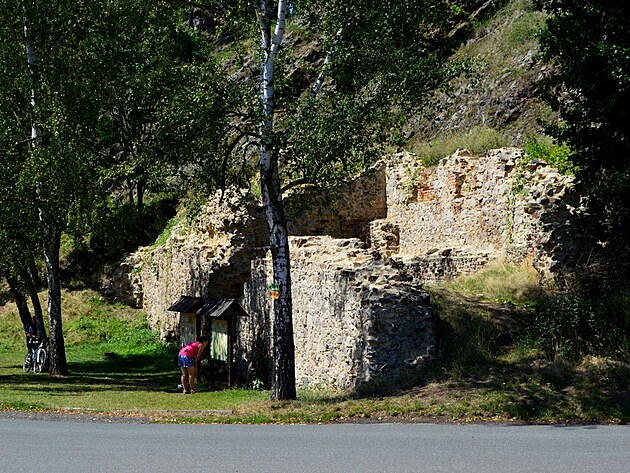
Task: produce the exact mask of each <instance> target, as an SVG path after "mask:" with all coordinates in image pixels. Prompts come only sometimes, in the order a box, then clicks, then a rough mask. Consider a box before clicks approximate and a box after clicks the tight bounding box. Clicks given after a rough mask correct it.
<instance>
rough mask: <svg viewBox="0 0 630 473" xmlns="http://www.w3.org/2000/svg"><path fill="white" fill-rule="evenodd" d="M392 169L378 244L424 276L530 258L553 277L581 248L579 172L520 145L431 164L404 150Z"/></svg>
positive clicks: (374, 232) (375, 237) (377, 227)
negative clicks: (531, 155)
mask: <svg viewBox="0 0 630 473" xmlns="http://www.w3.org/2000/svg"><path fill="white" fill-rule="evenodd" d="M386 175H387V192H386V195H387V217H386V218H385V219H381V220H376V221H373V222H371V233H370V234H371V237H372V242H371V243H372V246H374V247H378V248H382V252H383V254H384V255H385V256H387V257H391V258H393V259H394V261H396V262H397V264H399V265H401V264H404V265H408V266H409V267H410V268H411V269H412V270H413V271H415V272H416V274H418V280H419V281H423V282H432V281H439V280H443V279H444V278H445V277H447V278H448V277H452V276H456V275H458V274H470V273H473V272H476V271H478V270H479V269H480V268H481V267H483V266H484V265H485V264H486V263H487V262H489V261H491V260H494V259H497V258H506V259H509V260H516V261H519V260H523V259H525V258H529V259H530V260H531V261H532V263H533V264H534V266H535V267H536V268H537V269H538V270H539V272H540V273H541V275H542V276H546V275H549V274H550V273H551V272H553V271H555V269H556V268H557V267H558V266H562V265H567V264H571V263H572V261H573V260H574V259H575V258H576V257H577V255H579V253H580V249H581V246H580V245H581V240H582V237H581V235H579V234H578V233H579V230H578V229H579V225H577V222H578V219H579V214H580V197H579V195H578V193H577V192H576V190H575V186H574V183H573V178H572V177H570V176H565V175H561V174H559V173H558V172H557V171H556V170H555V169H554V168H552V167H550V166H548V165H547V164H546V163H543V162H539V161H529V160H528V159H527V158H526V157H525V156H524V154H523V152H522V151H521V150H519V149H514V148H504V149H499V150H492V151H490V152H488V153H487V154H486V155H485V156H482V157H474V156H472V155H470V154H469V153H468V152H466V151H458V152H456V153H455V154H454V155H453V156H449V157H447V158H444V159H442V160H441V161H440V163H439V165H438V166H436V167H434V168H432V169H427V168H424V167H423V166H422V165H421V164H419V162H418V160H417V158H415V157H414V156H412V155H409V154H405V153H403V154H399V155H396V157H395V159H393V160H391V161H389V163H388V165H387V169H386Z"/></svg>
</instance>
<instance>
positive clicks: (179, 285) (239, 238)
mask: <svg viewBox="0 0 630 473" xmlns="http://www.w3.org/2000/svg"><path fill="white" fill-rule="evenodd" d="M265 241H267V233H266V227H265V224H264V221H263V220H262V215H261V213H260V209H259V208H258V206H257V205H256V203H255V202H254V201H253V200H252V199H251V197H250V196H249V194H247V193H245V192H237V191H227V192H225V193H217V194H215V195H214V196H213V197H212V198H211V199H210V201H209V202H208V203H207V204H206V205H205V206H204V207H203V208H202V209H201V211H200V212H199V214H198V215H197V216H196V217H195V218H194V219H192V220H191V221H190V222H188V221H186V220H185V219H184V220H183V221H182V222H180V223H179V224H178V225H176V226H175V227H174V228H173V230H172V233H171V236H170V238H169V239H168V240H167V241H166V243H165V244H164V245H162V246H158V247H155V248H153V247H145V248H142V249H140V250H139V251H138V252H136V253H134V254H132V255H130V256H129V257H128V258H127V259H126V260H125V261H123V263H122V264H121V267H120V268H118V270H117V273H118V274H117V275H114V277H112V278H110V280H108V281H106V287H105V292H114V291H117V292H118V293H119V294H120V293H121V291H122V293H123V294H124V293H126V294H127V297H123V299H132V300H133V301H134V305H135V306H137V307H141V308H143V309H144V310H145V311H146V313H147V317H148V322H149V325H150V326H151V327H152V328H153V329H154V330H158V331H159V333H160V337H161V338H162V339H165V340H172V339H174V338H176V336H177V332H178V329H179V314H177V313H175V312H169V311H168V310H167V309H168V308H169V307H170V306H171V305H172V304H173V303H174V302H175V301H177V300H178V299H179V298H180V296H183V295H186V296H194V297H202V298H206V299H208V298H234V299H238V298H240V297H241V296H242V294H243V284H244V283H245V281H246V280H247V279H248V278H249V276H250V262H251V260H252V258H253V257H254V255H253V250H254V249H255V248H258V247H259V246H260V245H261V244H262V243H263V242H265ZM122 273H124V274H122ZM121 281H123V283H121ZM130 296H131V297H130ZM119 298H120V297H119Z"/></svg>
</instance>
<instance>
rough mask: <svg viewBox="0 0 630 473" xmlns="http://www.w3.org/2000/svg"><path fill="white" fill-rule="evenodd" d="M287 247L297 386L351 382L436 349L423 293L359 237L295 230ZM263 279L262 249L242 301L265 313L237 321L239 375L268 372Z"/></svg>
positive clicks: (266, 276) (267, 268)
mask: <svg viewBox="0 0 630 473" xmlns="http://www.w3.org/2000/svg"><path fill="white" fill-rule="evenodd" d="M291 255H292V261H293V263H292V269H291V274H292V284H293V292H292V296H293V301H294V306H293V329H294V340H295V347H296V350H295V353H296V359H295V367H296V383H297V385H298V387H323V386H333V387H336V388H340V389H348V388H356V387H357V386H358V385H360V384H363V383H369V382H370V381H372V380H375V379H378V378H380V377H382V376H386V375H390V374H395V373H399V372H400V371H402V370H404V369H405V368H412V367H415V366H418V365H419V364H421V363H423V362H424V361H425V360H427V359H428V358H429V357H430V356H431V355H432V354H433V353H434V352H435V343H436V342H435V335H434V329H433V316H432V312H431V309H430V307H429V301H428V295H427V294H426V293H425V292H424V291H422V290H421V289H420V288H419V287H418V286H416V285H410V284H408V283H406V282H404V281H402V280H401V277H400V274H399V272H398V271H397V270H396V269H395V268H392V267H391V266H389V265H387V264H385V263H383V262H382V261H379V260H377V259H376V257H378V255H375V254H374V253H373V252H372V251H371V250H369V249H366V248H365V243H363V242H362V241H361V240H359V239H333V238H330V237H294V238H291ZM270 280H271V260H270V258H269V256H267V257H266V258H262V259H258V260H256V261H255V262H254V264H253V271H252V278H251V279H250V281H249V282H248V283H247V285H246V288H245V295H244V296H243V299H242V301H241V304H242V306H243V308H244V309H245V310H246V311H247V312H248V313H250V314H264V316H263V318H262V319H261V318H243V319H241V321H240V322H241V325H240V327H239V330H238V331H239V333H241V335H242V337H241V339H240V340H239V347H238V351H239V356H237V359H239V360H241V363H240V364H239V367H238V368H239V371H240V373H241V376H240V377H241V378H242V379H251V378H253V377H258V378H259V379H263V380H265V381H268V380H269V379H270V377H271V367H270V365H269V359H268V357H267V358H265V357H264V356H261V354H264V353H269V350H270V342H269V340H270V339H271V331H272V330H273V328H272V324H271V323H270V321H269V313H270V299H269V298H268V297H266V294H265V292H266V283H267V282H268V281H270ZM261 295H262V297H261ZM265 332H267V333H265ZM251 347H253V349H252V348H251Z"/></svg>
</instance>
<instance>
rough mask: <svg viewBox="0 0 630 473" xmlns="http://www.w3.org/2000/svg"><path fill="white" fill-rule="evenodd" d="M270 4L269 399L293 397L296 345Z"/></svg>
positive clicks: (264, 93) (266, 51) (266, 89)
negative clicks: (274, 295)
mask: <svg viewBox="0 0 630 473" xmlns="http://www.w3.org/2000/svg"><path fill="white" fill-rule="evenodd" d="M268 3H269V2H266V1H265V2H263V3H262V10H261V11H260V12H258V21H259V25H260V32H261V41H262V50H263V63H262V64H261V84H260V95H261V102H262V109H263V120H262V123H261V145H260V161H259V168H260V183H261V190H262V197H263V207H264V211H265V217H266V220H267V227H268V228H269V246H270V248H271V258H272V266H273V282H274V284H276V285H277V286H278V288H279V292H280V295H279V297H278V299H275V300H274V302H273V374H272V376H273V379H272V386H271V398H272V399H277V400H286V399H295V398H296V390H295V345H294V341H293V313H292V312H293V303H292V299H291V264H290V257H289V235H288V231H287V222H286V217H285V214H284V206H283V203H282V192H281V186H280V178H279V173H278V158H277V156H276V154H275V151H274V139H273V132H274V111H275V104H274V84H273V81H274V67H273V66H274V59H275V57H276V54H277V51H278V49H279V47H280V43H281V41H282V36H283V34H284V26H285V18H286V8H287V2H286V0H283V1H280V2H278V7H277V8H278V18H277V21H276V27H275V32H274V35H273V38H272V36H271V23H270V20H269V18H270V15H269V14H268V13H269V12H268V8H271V7H270V6H268Z"/></svg>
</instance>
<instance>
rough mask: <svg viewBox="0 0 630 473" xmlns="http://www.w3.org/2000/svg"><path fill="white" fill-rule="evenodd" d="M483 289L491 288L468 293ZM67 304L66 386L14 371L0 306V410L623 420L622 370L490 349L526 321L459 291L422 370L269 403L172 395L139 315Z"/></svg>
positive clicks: (177, 417)
mask: <svg viewBox="0 0 630 473" xmlns="http://www.w3.org/2000/svg"><path fill="white" fill-rule="evenodd" d="M495 279H500V280H508V279H509V278H508V277H507V276H506V275H504V274H503V275H501V277H500V278H495ZM525 286H526V285H525ZM479 291H481V292H484V291H485V292H489V289H488V287H485V288H480V287H473V288H472V289H471V291H469V292H474V293H477V292H479ZM493 291H494V292H497V290H496V289H493ZM498 293H500V294H501V298H504V297H507V295H506V293H505V291H498ZM518 297H521V295H518ZM64 298H65V301H64V302H65V307H66V312H65V313H66V315H65V318H66V320H64V332H65V339H66V344H67V345H66V353H67V359H68V367H69V370H70V375H69V376H63V377H61V376H51V375H49V374H47V373H41V374H33V373H23V372H22V360H23V356H24V351H25V347H24V343H23V341H22V334H21V329H20V325H19V319H18V317H17V314H15V313H14V312H13V311H14V308H13V307H12V306H11V304H7V305H5V306H0V410H19V411H49V412H58V411H61V412H65V413H68V414H72V413H80V412H88V413H91V414H92V413H93V414H94V415H98V414H108V415H116V416H136V417H143V418H148V419H150V420H152V421H156V422H225V423H228V422H231V423H236V422H238V423H270V422H277V423H317V422H322V423H325V422H348V421H351V422H384V421H389V422H461V423H464V422H528V423H558V422H560V423H571V422H587V423H627V422H629V421H630V365H628V364H627V363H623V362H620V361H615V360H610V359H602V358H585V359H583V360H582V361H581V362H579V363H567V362H562V361H556V362H550V361H546V360H544V359H543V358H541V357H540V355H539V354H537V353H536V352H534V351H531V350H529V351H528V350H527V349H526V347H523V346H520V345H518V344H517V345H515V346H513V347H511V348H509V349H507V350H497V349H496V347H493V346H492V343H491V341H492V340H494V337H495V334H496V327H495V324H496V323H499V324H503V323H505V322H506V320H505V319H506V317H507V318H508V319H509V321H510V322H513V321H514V320H518V319H519V318H522V317H525V318H526V317H527V313H516V312H511V313H506V311H505V307H506V306H505V305H501V303H496V302H491V301H488V300H487V299H486V300H483V301H479V300H475V299H472V298H470V297H464V296H463V295H462V292H461V291H460V292H453V291H452V290H449V289H436V290H435V291H433V293H432V300H433V305H434V307H435V309H436V312H437V313H438V314H439V316H440V319H439V323H438V326H439V327H438V330H439V333H440V345H441V355H440V357H439V358H438V359H437V360H435V362H434V363H432V364H431V365H430V366H427V367H425V368H424V369H423V370H421V371H416V372H413V373H409V374H408V375H407V376H404V377H400V378H397V379H395V380H390V381H388V382H387V383H383V384H381V385H379V386H372V387H371V388H370V389H369V390H367V391H360V392H354V393H346V392H335V391H325V390H301V391H299V392H298V400H296V401H291V402H272V401H270V400H269V392H268V391H264V390H257V389H247V388H241V389H232V390H210V389H209V388H208V386H207V384H205V385H204V383H203V381H202V382H201V383H200V385H199V390H198V392H197V393H196V394H194V395H183V394H181V393H178V392H177V390H176V387H177V384H178V382H179V380H178V377H179V370H178V368H177V366H176V362H175V360H176V356H175V354H176V349H175V348H174V347H173V346H168V345H165V344H163V343H161V342H160V341H159V340H157V338H156V335H155V334H154V333H152V332H151V331H150V330H149V329H148V328H147V327H146V321H145V317H144V314H142V312H139V311H133V310H132V309H129V308H128V307H124V306H118V305H109V304H107V303H105V302H104V301H102V300H101V299H100V297H99V296H98V295H97V294H95V293H93V292H90V291H76V292H74V293H64ZM512 299H513V300H517V298H516V296H514V297H512ZM510 307H511V306H510ZM106 353H114V354H115V355H113V356H112V355H106Z"/></svg>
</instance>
